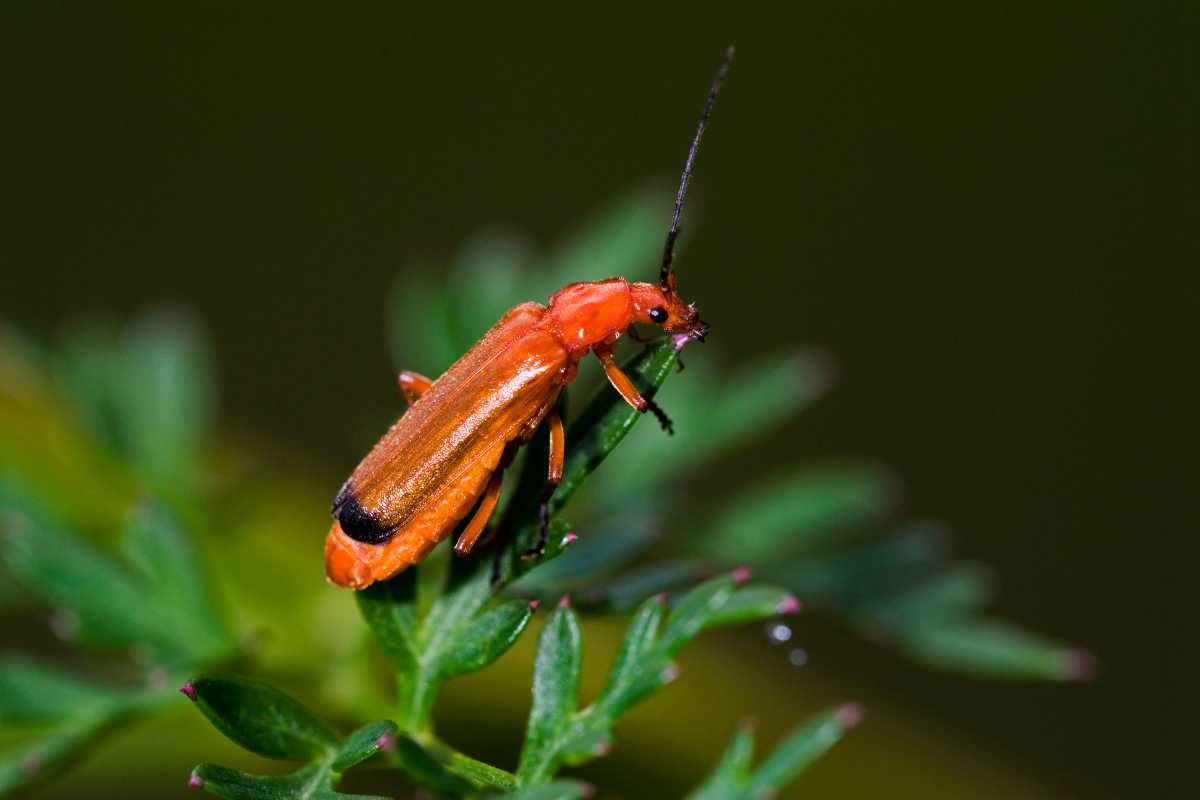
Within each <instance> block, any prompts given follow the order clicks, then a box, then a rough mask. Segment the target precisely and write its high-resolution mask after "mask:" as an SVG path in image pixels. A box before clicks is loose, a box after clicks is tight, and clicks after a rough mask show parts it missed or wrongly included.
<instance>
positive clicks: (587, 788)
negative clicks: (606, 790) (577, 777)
mask: <svg viewBox="0 0 1200 800" xmlns="http://www.w3.org/2000/svg"><path fill="white" fill-rule="evenodd" d="M579 796H580V797H585V798H586V797H595V796H596V787H595V786H593V785H592V784H590V783H585V784H583V785H582V786H580V787H579Z"/></svg>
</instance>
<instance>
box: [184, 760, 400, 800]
mask: <svg viewBox="0 0 1200 800" xmlns="http://www.w3.org/2000/svg"><path fill="white" fill-rule="evenodd" d="M188 784H189V785H190V786H195V787H202V788H203V789H204V791H206V792H208V793H209V794H213V795H216V796H217V797H223V798H226V800H388V799H387V798H385V797H381V796H379V795H366V794H342V793H341V792H337V791H334V789H333V788H332V776H331V775H330V773H329V768H328V766H327V765H325V764H310V765H309V766H307V767H304V768H303V769H300V770H298V771H296V772H293V773H291V774H289V775H271V776H266V775H248V774H247V773H245V772H239V771H238V770H235V769H229V768H228V767H221V766H217V765H216V764H201V765H199V766H198V767H196V768H195V769H194V770H192V776H191V779H190V780H189V781H188Z"/></svg>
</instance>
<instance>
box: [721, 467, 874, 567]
mask: <svg viewBox="0 0 1200 800" xmlns="http://www.w3.org/2000/svg"><path fill="white" fill-rule="evenodd" d="M894 497H895V487H894V482H893V481H892V479H891V478H889V477H888V476H887V475H885V474H883V473H881V472H879V471H877V470H865V469H861V468H856V469H835V470H821V471H816V472H809V473H804V474H799V475H794V476H791V477H789V478H785V479H784V480H782V481H776V482H773V483H770V484H767V485H764V486H762V487H759V488H756V489H753V490H751V491H749V492H745V493H743V494H742V495H741V496H739V497H738V499H737V500H736V501H735V502H733V503H731V504H729V505H728V506H727V507H726V508H725V509H724V510H723V511H722V512H721V513H720V514H719V515H718V516H717V518H716V521H715V522H714V523H713V525H712V529H713V531H714V533H713V537H712V541H711V550H712V552H713V553H714V554H715V555H717V556H718V557H719V558H722V559H724V560H725V561H726V562H728V563H750V564H762V563H766V562H769V561H771V560H777V559H779V557H780V555H781V553H785V552H793V553H794V552H797V551H800V550H807V549H812V548H813V547H816V546H817V545H820V544H825V543H826V542H828V541H830V540H832V539H833V538H835V537H837V536H838V535H840V534H842V533H843V532H845V531H847V530H849V529H852V528H853V527H854V526H855V525H859V524H861V523H863V522H866V521H869V520H873V519H876V518H878V517H879V516H881V514H882V513H883V512H884V511H886V510H887V509H888V508H889V507H890V506H891V505H892V503H893V499H894Z"/></svg>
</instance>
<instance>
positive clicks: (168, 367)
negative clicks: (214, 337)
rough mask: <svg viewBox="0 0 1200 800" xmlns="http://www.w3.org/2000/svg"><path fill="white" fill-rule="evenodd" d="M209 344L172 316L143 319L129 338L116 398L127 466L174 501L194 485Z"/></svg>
mask: <svg viewBox="0 0 1200 800" xmlns="http://www.w3.org/2000/svg"><path fill="white" fill-rule="evenodd" d="M211 360H212V359H211V356H210V353H209V350H208V346H207V342H206V341H205V339H204V337H203V336H202V335H201V333H200V332H199V329H198V328H197V326H196V325H195V324H194V323H192V322H191V321H190V320H188V319H187V318H185V317H182V316H180V315H177V314H155V315H150V316H146V317H143V318H142V319H141V320H139V321H138V322H137V323H135V324H134V325H133V326H132V327H131V328H130V329H129V330H128V331H127V333H126V335H125V339H124V342H123V349H122V357H121V359H120V361H119V362H118V363H119V369H120V371H119V373H118V374H117V375H115V376H114V377H115V380H114V381H113V384H112V385H111V387H110V389H111V391H112V392H113V398H114V400H115V406H116V411H117V414H118V421H119V424H120V426H121V430H122V438H123V440H124V443H125V445H126V447H127V452H128V454H129V456H130V458H131V460H132V461H133V462H134V463H135V464H137V465H138V466H139V467H140V469H141V472H142V474H143V475H144V476H145V477H146V478H147V479H148V480H149V481H150V482H151V483H152V484H154V485H156V486H158V487H159V488H160V489H165V490H167V491H169V492H170V493H172V494H174V493H175V492H177V491H178V490H179V489H181V488H183V489H191V488H193V487H191V486H190V484H191V483H192V482H193V481H194V480H196V479H197V478H198V475H197V473H196V469H197V467H198V466H199V459H198V457H199V454H200V449H201V446H202V444H203V443H204V440H205V438H206V437H207V435H208V433H209V428H210V426H211V423H212V419H213V408H214V406H215V403H214V400H213V379H212V365H211Z"/></svg>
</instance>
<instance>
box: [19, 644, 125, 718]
mask: <svg viewBox="0 0 1200 800" xmlns="http://www.w3.org/2000/svg"><path fill="white" fill-rule="evenodd" d="M129 694H130V693H128V692H125V691H123V690H116V689H109V688H107V687H104V686H100V685H98V684H95V683H92V682H90V681H85V680H82V679H80V678H77V677H75V676H73V675H70V674H68V673H65V672H61V671H59V670H57V669H54V668H52V667H48V666H45V665H42V664H35V663H33V662H31V661H27V660H25V659H22V658H6V659H2V660H0V722H3V723H37V722H54V721H56V720H61V719H66V718H69V717H76V716H81V715H92V714H94V713H95V712H96V711H98V710H104V709H108V708H110V707H112V706H113V705H115V704H119V703H120V702H121V701H122V700H124V699H125V698H126V697H127V696H128V695H129Z"/></svg>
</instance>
